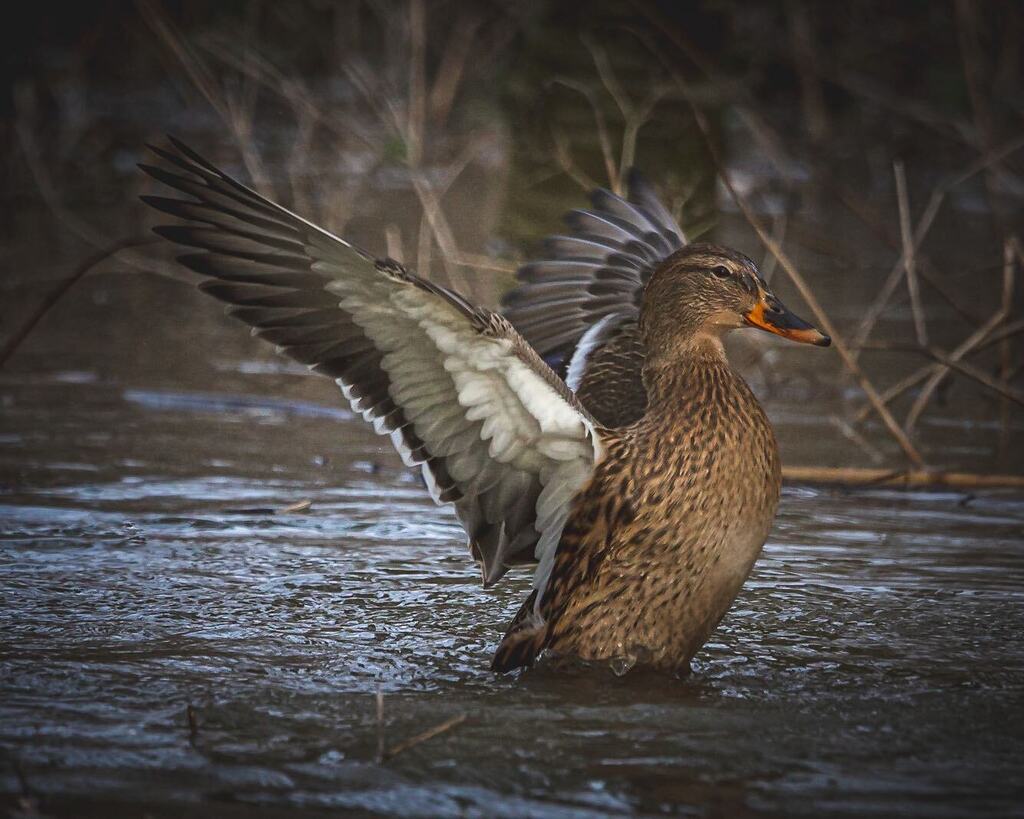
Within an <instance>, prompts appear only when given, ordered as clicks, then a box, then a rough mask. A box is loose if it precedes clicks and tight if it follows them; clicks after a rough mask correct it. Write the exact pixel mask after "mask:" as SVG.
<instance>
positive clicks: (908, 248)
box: [892, 160, 928, 346]
mask: <svg viewBox="0 0 1024 819" xmlns="http://www.w3.org/2000/svg"><path fill="white" fill-rule="evenodd" d="M892 167H893V174H894V175H895V177H896V201H897V202H898V203H899V211H900V237H901V238H902V239H903V269H904V271H905V272H906V274H907V291H908V292H909V293H910V309H911V311H912V313H913V316H914V333H915V334H916V335H917V343H918V344H920V345H921V346H927V345H928V329H927V327H926V326H925V321H924V312H923V311H922V309H921V294H920V292H919V291H918V288H917V265H916V263H915V260H914V239H913V237H911V235H910V202H909V200H908V197H907V176H906V172H905V170H904V167H903V163H902V162H901V161H899V160H897V161H895V162H893V166H892Z"/></svg>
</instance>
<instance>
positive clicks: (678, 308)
mask: <svg viewBox="0 0 1024 819" xmlns="http://www.w3.org/2000/svg"><path fill="white" fill-rule="evenodd" d="M172 142H173V145H174V148H175V150H172V151H168V150H163V149H159V148H154V149H153V150H154V152H155V153H156V154H157V155H158V156H159V157H161V158H162V159H163V160H165V161H166V162H167V163H168V165H169V166H171V168H170V169H168V168H160V167H153V166H149V165H143V166H141V167H142V168H143V170H145V171H146V172H147V173H149V174H150V175H151V176H153V177H155V178H156V179H157V180H159V181H161V182H163V183H165V184H167V185H169V186H170V187H172V188H175V189H176V190H177V191H179V192H180V193H183V194H185V195H186V196H187V197H189V198H188V199H180V198H173V199H172V198H163V197H154V196H149V197H143V199H144V200H145V201H146V202H147V203H149V204H150V205H152V206H153V207H155V208H157V209H158V210H160V211H163V212H165V213H168V214H171V215H173V216H175V217H178V218H179V219H182V220H184V221H185V224H180V225H175V226H168V227H158V228H155V230H156V232H157V233H158V234H160V235H162V236H165V237H166V238H168V239H170V240H171V241H173V242H177V243H179V244H182V245H186V246H189V247H193V248H196V249H198V250H199V252H194V253H189V254H187V255H185V256H182V257H180V261H182V262H183V263H184V264H185V265H186V266H188V267H190V268H191V269H193V270H195V271H196V272H198V273H200V274H201V275H203V276H204V277H205V281H204V282H203V283H202V284H201V285H200V287H201V288H202V289H203V290H205V291H206V292H208V293H210V294H211V295H213V296H215V297H217V298H219V299H221V300H223V301H226V302H228V303H229V304H230V305H231V306H230V308H229V313H230V314H231V315H233V316H235V317H237V318H239V319H241V320H242V321H244V322H246V323H247V324H249V325H250V326H251V327H252V328H253V333H254V334H255V335H258V336H260V337H262V338H265V339H267V340H268V341H270V342H271V343H273V344H275V345H277V347H278V349H279V350H280V351H281V352H284V353H286V354H287V355H289V356H291V357H292V358H295V359H297V360H298V361H301V362H303V363H305V364H308V365H309V366H310V367H311V368H312V369H314V370H316V371H317V372H321V373H324V374H325V375H327V376H329V377H331V378H333V379H335V381H337V383H338V385H339V386H340V387H341V390H342V392H343V394H344V396H345V398H346V399H348V401H349V403H350V404H351V406H352V408H353V410H355V411H356V412H359V413H360V414H362V415H363V417H364V418H365V419H366V420H367V421H371V422H372V423H373V425H374V428H375V429H376V430H377V432H378V433H380V434H388V435H390V437H391V440H392V442H393V443H394V445H395V447H396V449H397V450H398V452H399V453H400V454H401V456H402V458H403V460H404V461H405V462H406V463H407V464H408V465H409V466H418V467H419V468H420V469H421V471H422V473H423V477H424V479H425V481H426V484H427V488H428V489H429V491H430V494H431V496H432V497H433V498H434V500H435V501H436V502H438V503H444V502H451V503H453V504H454V507H455V512H456V514H457V515H458V517H459V519H460V521H461V522H462V524H463V525H464V526H465V529H466V532H467V535H468V537H469V546H470V549H471V551H472V554H473V556H474V558H475V559H476V560H477V561H478V562H479V563H480V565H481V570H482V573H483V579H484V583H485V585H489V584H491V583H493V582H495V581H496V580H498V579H499V578H500V577H502V575H504V574H505V572H506V571H507V570H508V568H509V567H510V566H511V565H514V564H516V563H522V562H529V561H534V560H536V561H537V562H538V567H537V570H536V573H535V576H534V584H533V585H534V588H533V592H532V594H531V595H530V597H529V599H528V600H527V601H526V602H525V603H524V604H523V606H522V608H521V609H520V611H519V613H518V614H517V615H516V617H515V619H514V621H513V623H512V625H511V626H510V628H509V630H508V632H507V633H506V635H505V637H504V639H503V640H502V641H501V644H500V645H499V647H498V650H497V653H496V655H495V658H494V662H493V668H494V669H495V670H498V671H508V670H511V669H514V668H518V667H521V666H528V665H531V664H532V663H533V662H534V661H535V660H536V658H537V657H538V655H539V654H540V653H541V652H542V651H544V650H545V649H547V650H550V651H551V652H553V653H557V654H559V655H564V656H571V657H578V658H581V659H584V660H601V661H606V660H607V661H616V662H625V664H626V665H628V666H632V665H634V664H643V665H650V666H654V667H656V668H661V669H670V670H682V669H685V668H687V667H688V663H689V660H690V658H691V657H692V656H693V655H694V654H695V653H696V651H697V650H698V649H699V648H700V646H701V645H702V644H703V643H704V641H705V640H706V639H707V637H708V635H709V634H710V633H711V631H712V630H713V629H714V627H715V625H716V624H717V623H718V621H719V620H720V619H721V618H722V616H723V615H724V614H725V612H726V610H727V609H728V608H729V606H730V605H731V603H732V601H733V599H734V598H735V596H736V594H737V593H738V591H739V589H740V586H741V585H742V583H743V581H744V579H745V578H746V577H747V574H748V573H749V571H750V569H751V566H752V565H753V563H754V560H755V559H756V557H757V555H758V554H759V552H760V550H761V547H762V545H763V544H764V541H765V538H766V537H767V535H768V532H769V529H770V528H771V523H772V519H773V517H774V515H775V508H776V505H777V502H778V497H779V486H780V470H779V459H778V452H777V448H776V444H775V438H774V435H773V433H772V430H771V426H770V425H769V423H768V419H767V418H766V417H765V415H764V412H763V411H762V409H761V407H760V405H759V404H758V402H757V400H756V399H755V398H754V396H753V394H752V393H751V392H750V390H749V389H748V387H747V386H746V384H744V382H743V381H742V379H741V378H740V377H739V376H737V375H736V374H735V373H734V372H733V371H732V370H731V369H730V367H729V364H728V362H727V360H726V357H725V353H724V351H723V348H722V343H721V338H722V335H723V334H724V333H726V332H728V331H729V330H731V329H734V328H738V327H742V326H745V325H750V326H756V327H760V328H762V329H765V330H768V331H770V332H773V333H777V334H779V335H782V336H785V337H788V338H792V339H794V340H797V341H803V342H809V343H813V344H819V345H826V344H828V343H829V340H828V338H827V337H826V336H824V335H822V334H821V333H819V332H818V331H817V330H815V329H814V328H812V327H810V325H808V324H806V323H805V322H803V321H801V320H800V319H798V318H796V317H795V316H793V315H792V314H791V313H790V312H789V311H788V310H786V308H785V307H783V306H782V305H781V304H780V303H779V301H778V300H777V299H776V298H775V296H774V295H773V294H772V293H771V291H770V290H769V288H768V286H767V285H766V284H765V282H764V281H763V280H761V279H760V277H759V276H758V273H757V269H756V267H755V266H754V264H753V262H751V261H750V260H749V259H748V258H746V257H745V256H743V255H741V254H739V253H736V252H734V251H731V250H727V249H725V248H721V247H716V246H714V245H709V244H687V243H686V238H685V236H684V234H683V233H682V231H681V230H680V229H679V227H678V226H677V225H676V223H675V220H674V219H672V217H671V216H670V215H669V214H668V212H667V211H666V210H665V208H664V207H663V206H662V205H661V204H660V203H659V202H658V201H657V198H656V197H655V196H654V194H653V192H652V191H651V190H650V188H649V187H648V186H647V185H646V184H645V183H643V181H642V180H641V179H640V178H639V177H634V178H633V180H632V183H631V195H630V200H629V201H627V200H625V199H622V198H619V197H617V196H614V195H613V194H611V193H608V192H607V191H598V192H597V193H595V194H594V206H595V207H594V210H592V211H577V212H574V213H573V214H571V215H570V225H571V227H572V229H573V235H571V236H562V237H555V238H553V239H551V240H549V242H548V251H549V252H548V254H547V256H548V258H547V259H546V260H545V261H543V262H539V263H536V264H533V265H528V266H526V267H525V268H524V269H523V270H522V271H521V275H520V277H521V279H522V280H523V284H522V285H521V286H520V287H519V288H518V289H517V290H516V291H514V292H513V294H512V296H511V297H510V299H509V301H508V304H507V317H505V316H502V315H499V314H497V313H493V312H491V311H489V310H486V309H483V308H480V307H476V306H474V305H472V304H470V303H469V302H468V301H467V300H466V299H464V298H463V297H462V296H460V295H458V294H456V293H454V292H452V291H450V290H447V289H445V288H443V287H440V286H438V285H435V284H432V283H430V282H428V281H426V280H424V279H422V278H420V277H418V276H416V275H415V274H414V273H412V272H411V271H409V270H407V269H406V268H405V267H403V266H402V265H400V264H398V263H397V262H395V261H393V260H390V259H374V258H373V257H372V256H370V255H369V254H367V253H365V252H364V251H362V250H360V249H359V248H357V247H355V246H353V245H352V244H350V243H349V242H346V241H345V240H343V239H341V238H339V237H337V236H335V235H333V234H331V233H329V232H328V231H326V230H323V229H322V228H319V227H317V226H316V225H314V224H312V223H310V222H308V221H306V220H305V219H303V218H302V217H300V216H298V215H296V214H294V213H292V212H291V211H289V210H287V209H285V208H283V207H281V206H280V205H277V204H275V203H273V202H270V201H269V200H267V199H266V198H264V197H262V196H260V195H259V194H257V193H256V192H255V191H253V190H252V189H250V188H248V187H246V186H245V185H243V184H241V183H240V182H237V181H236V180H234V179H232V178H231V177H230V176H228V175H227V174H225V173H223V172H222V171H220V170H219V169H217V168H216V167H215V166H213V165H212V164H210V163H209V162H207V161H206V160H204V159H203V158H202V157H200V156H199V155H198V154H196V153H195V152H193V151H191V150H190V149H189V148H187V147H186V146H184V145H182V144H181V143H180V142H177V141H174V140H172ZM513 325H516V326H517V327H518V328H519V330H517V329H515V327H514V326H513ZM531 343H532V346H531ZM542 355H543V356H544V358H542V357H541V356H542ZM545 359H547V360H548V361H549V362H550V363H551V365H553V366H554V367H555V368H556V369H558V370H559V371H560V372H562V373H563V374H564V375H565V380H563V378H562V377H560V376H559V374H558V373H557V372H556V371H555V369H552V366H549V364H548V363H545ZM567 382H568V383H567ZM570 387H571V388H570Z"/></svg>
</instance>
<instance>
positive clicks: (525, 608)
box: [491, 589, 548, 674]
mask: <svg viewBox="0 0 1024 819" xmlns="http://www.w3.org/2000/svg"><path fill="white" fill-rule="evenodd" d="M536 600H537V590H536V589H534V591H533V594H531V595H530V596H529V597H528V598H527V600H526V602H525V603H523V605H522V606H521V607H520V608H519V612H518V613H517V614H516V616H515V618H514V619H513V620H512V625H510V626H509V627H508V631H506V632H505V636H504V637H502V639H501V643H500V644H499V645H498V650H497V651H496V652H495V653H494V660H493V661H492V662H491V671H497V672H498V673H499V674H505V673H506V672H509V671H514V670H515V669H517V668H528V667H529V666H531V665H533V663H534V661H535V660H536V659H537V655H539V654H540V653H541V652H542V651H543V650H544V647H545V645H546V643H547V638H548V625H547V623H545V622H544V620H543V619H542V618H541V617H540V615H538V614H537V613H536V612H535V611H534V608H533V607H534V603H535V602H536Z"/></svg>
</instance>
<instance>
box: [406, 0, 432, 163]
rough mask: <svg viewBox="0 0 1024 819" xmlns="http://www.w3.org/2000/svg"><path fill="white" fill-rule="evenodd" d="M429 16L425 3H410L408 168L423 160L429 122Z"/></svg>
mask: <svg viewBox="0 0 1024 819" xmlns="http://www.w3.org/2000/svg"><path fill="white" fill-rule="evenodd" d="M426 26H427V13H426V9H425V7H424V5H423V0H409V101H408V114H407V115H406V131H405V145H406V158H407V160H408V162H409V167H411V168H418V167H419V166H420V163H421V162H422V161H423V139H424V133H423V129H424V124H425V120H426V104H427V103H426V93H427V92H426V83H427V80H426V52H427V32H426Z"/></svg>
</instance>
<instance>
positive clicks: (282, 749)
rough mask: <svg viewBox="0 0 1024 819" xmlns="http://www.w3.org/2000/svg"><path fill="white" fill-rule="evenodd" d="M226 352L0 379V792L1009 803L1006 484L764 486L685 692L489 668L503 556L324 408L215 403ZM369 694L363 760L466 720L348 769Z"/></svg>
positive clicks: (859, 807) (1019, 643) (686, 804)
mask: <svg viewBox="0 0 1024 819" xmlns="http://www.w3.org/2000/svg"><path fill="white" fill-rule="evenodd" d="M226 369H228V370H229V371H228V372H227V373H226V374H225V375H224V377H223V379H222V381H221V382H220V383H219V385H218V386H220V387H222V388H226V389H225V391H223V392H220V393H217V394H211V393H209V392H202V391H194V392H189V391H185V390H180V389H179V390H171V389H166V388H149V387H147V388H137V387H129V386H125V385H124V383H122V382H120V381H118V380H112V379H108V378H106V377H104V376H101V375H98V374H97V373H95V372H67V371H64V372H59V371H51V372H50V373H48V374H46V373H36V374H28V373H22V374H20V375H18V374H7V375H5V376H4V377H3V380H2V382H0V387H2V396H3V401H4V416H3V418H4V421H3V428H2V429H0V469H2V474H4V475H5V476H6V478H5V480H4V490H3V495H2V497H0V520H2V527H0V530H2V541H0V586H2V590H3V593H2V596H0V643H2V646H3V649H2V651H3V654H2V660H0V668H2V682H0V746H2V748H3V749H4V751H5V752H6V760H5V762H4V767H3V768H0V770H2V774H0V792H3V793H7V794H8V797H7V798H8V800H15V799H16V798H17V797H16V794H18V793H27V794H29V796H28V797H25V798H28V799H30V800H32V799H34V800H36V801H34V802H32V803H31V804H32V805H34V806H36V807H38V809H39V810H41V811H42V812H43V813H44V814H49V815H69V816H70V815H75V816H79V815H97V816H101V815H104V816H105V815H114V814H118V813H121V812H125V813H128V814H129V815H137V814H138V813H141V812H143V810H145V811H149V812H150V813H151V814H152V815H155V816H163V815H178V814H177V813H175V811H179V812H180V811H181V810H186V808H187V810H186V812H187V813H188V815H198V814H204V815H234V813H231V812H232V811H234V812H237V813H238V814H239V815H241V814H248V813H249V812H250V810H252V811H256V812H257V813H260V812H262V813H264V814H266V815H279V813H280V815H283V814H284V813H285V812H286V811H287V812H293V810H294V808H295V807H303V808H306V809H309V810H311V811H313V809H325V810H327V809H333V810H337V809H350V810H353V811H355V812H360V813H370V814H375V815H376V814H379V815H402V816H409V815H419V816H464V815H469V816H473V815H481V816H482V815H487V816H492V815H506V816H591V815H609V814H612V815H614V814H619V813H630V812H639V813H647V814H657V813H663V812H671V813H683V814H694V815H724V816H745V815H751V816H754V815H756V816H760V815H814V816H821V815H836V816H843V815H857V816H861V815H866V814H875V815H893V814H897V813H900V814H915V815H922V816H961V815H968V814H970V815H983V814H988V815H993V816H996V815H1008V814H1011V813H1014V812H1015V811H1016V812H1019V811H1020V807H1019V805H1020V798H1021V796H1022V795H1024V794H1022V790H1021V786H1020V784H1019V779H1020V777H1019V773H1020V769H1021V763H1022V762H1024V737H1022V732H1021V730H1020V724H1019V716H1020V714H1021V713H1022V709H1024V584H1022V577H1024V549H1022V546H1021V543H1022V534H1024V498H1021V497H1020V496H1015V495H1012V494H1005V493H999V492H992V493H986V494H984V495H978V496H966V495H963V494H957V493H952V492H932V493H923V492H922V493H913V494H905V493H902V492H898V491H889V490H882V489H874V490H858V491H844V490H826V489H810V488H800V487H789V488H787V490H786V491H785V494H784V499H783V503H782V507H781V511H780V515H779V518H778V522H777V524H776V527H775V530H774V532H773V534H772V537H771V539H770V541H769V543H768V546H767V547H766V550H765V554H764V556H763V558H762V559H761V561H760V562H759V563H758V564H757V567H756V569H755V572H754V574H753V576H752V577H751V579H750V581H749V582H748V584H747V585H746V587H745V589H744V591H743V593H742V595H741V596H740V598H739V600H738V601H737V603H736V605H735V607H734V608H733V610H732V611H731V613H730V614H729V615H728V617H727V619H726V620H725V622H724V623H723V625H722V626H721V628H720V629H719V631H718V632H717V633H716V635H715V636H714V637H713V638H712V640H711V642H710V643H709V644H708V645H707V646H706V647H705V649H704V650H703V652H702V653H701V654H700V655H699V658H698V660H697V662H696V663H695V668H694V674H693V675H692V676H691V677H690V678H688V679H686V680H673V679H667V678H664V677H659V676H650V675H646V674H643V675H641V674H627V675H626V676H624V677H622V678H619V677H616V676H614V675H613V674H612V673H611V672H610V671H608V670H604V669H600V670H593V669H591V670H589V671H586V672H579V671H577V672H572V673H569V674H567V675H566V674H561V675H559V674H555V673H553V672H551V671H550V670H544V669H541V670H539V671H535V672H532V673H529V674H526V675H524V676H523V677H522V678H520V679H516V678H513V677H495V676H494V675H492V674H491V673H490V672H489V671H488V670H487V666H488V663H489V660H490V655H491V653H492V651H493V650H494V648H495V646H496V644H497V641H498V639H499V638H500V635H501V632H502V629H503V627H504V625H505V623H506V621H507V620H508V619H509V618H510V617H511V615H512V614H513V613H514V610H515V608H516V607H517V606H518V604H519V603H520V601H521V600H522V599H523V597H524V596H525V594H526V593H527V589H528V586H529V578H528V576H527V575H526V574H525V573H520V574H518V575H516V576H515V577H514V578H513V579H512V581H511V582H506V583H502V584H500V585H499V587H497V588H495V589H493V590H489V591H485V590H483V589H481V588H480V585H479V582H478V577H477V574H476V571H475V569H474V568H473V566H472V565H471V564H470V563H469V562H468V561H467V560H466V556H465V548H464V543H463V538H462V533H461V530H460V529H459V527H458V525H457V524H456V522H455V521H454V518H453V517H452V515H451V514H450V513H449V512H448V511H447V510H446V509H438V508H436V507H434V506H433V505H432V504H431V503H430V502H429V500H428V499H427V498H426V497H425V493H424V492H423V491H422V490H421V488H420V486H419V482H418V479H417V478H414V477H412V476H411V475H409V474H407V473H406V472H405V471H404V470H403V469H402V468H401V466H400V464H399V463H398V461H397V458H395V457H394V456H393V455H391V454H390V453H388V452H387V451H386V450H385V449H384V447H383V446H382V441H381V439H378V438H376V437H375V436H374V435H373V434H372V433H371V432H370V431H369V430H367V429H366V428H365V427H364V425H363V424H362V422H360V421H356V420H353V419H352V418H351V416H350V414H349V413H347V412H346V411H345V410H343V409H339V407H340V406H341V405H340V402H334V403H330V402H328V401H324V402H321V401H319V400H307V399H306V398H303V399H301V400H300V399H298V398H295V397H294V396H291V397H287V396H286V397H284V398H281V397H274V398H268V397H266V396H264V395H260V394H258V393H254V392H245V391H244V389H242V388H244V387H245V386H246V385H249V386H250V387H251V386H252V385H253V383H254V379H255V377H254V376H252V375H251V374H247V372H249V371H252V370H257V371H258V370H259V369H260V368H259V367H250V366H243V365H241V364H239V363H238V362H236V365H235V366H234V367H230V368H226ZM287 372H288V370H287V368H285V373H287ZM285 377H286V376H284V375H280V374H278V376H272V377H271V381H273V378H285ZM301 380H302V381H303V383H305V382H306V381H307V379H301ZM258 383H260V384H261V385H262V384H263V383H264V382H263V381H259V382H258ZM328 387H329V385H328ZM236 388H237V389H236ZM285 392H286V393H287V392H288V391H287V390H286V391H285ZM330 392H331V391H330V389H328V390H327V392H325V393H323V395H324V396H328V395H330ZM319 397H320V394H319V393H317V394H314V395H313V398H314V399H319ZM781 420H782V424H781V426H782V428H783V429H782V432H783V438H784V439H785V434H786V432H785V427H786V424H785V414H784V413H783V414H782V419H781ZM805 426H806V424H805ZM303 500H311V501H312V506H311V508H309V510H308V511H306V512H305V513H288V514H275V510H281V509H283V508H285V507H288V506H290V505H292V504H294V503H296V502H299V501H303ZM378 690H379V691H381V692H382V693H383V703H384V744H385V747H388V748H390V747H393V746H395V745H396V744H398V743H399V742H401V741H402V740H404V739H407V738H409V737H411V736H413V735H415V734H417V733H419V732H421V731H423V730H425V729H427V728H430V727H432V726H434V725H437V724H439V723H441V722H443V721H444V720H447V719H449V718H452V717H456V716H459V715H465V716H466V720H465V722H463V723H461V724H459V725H458V726H456V727H454V728H453V729H451V730H449V731H448V732H446V733H445V734H443V735H441V736H439V737H436V738H434V739H432V740H429V741H428V742H425V743H423V744H421V745H418V746H416V747H414V748H412V749H410V750H407V751H405V752H403V753H401V754H399V755H398V756H397V757H395V758H394V759H392V760H390V761H389V762H388V763H386V764H385V765H378V764H376V763H375V761H374V759H375V756H376V754H377V749H378V728H377V722H376V692H377V691H378ZM190 706H191V709H192V713H193V725H192V726H191V727H190V721H189V716H188V712H189V707H190ZM11 804H13V801H12V802H11ZM183 806H184V807H183ZM257 808H258V811H257Z"/></svg>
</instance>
